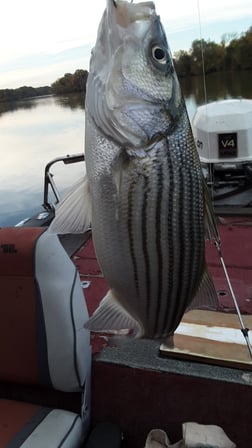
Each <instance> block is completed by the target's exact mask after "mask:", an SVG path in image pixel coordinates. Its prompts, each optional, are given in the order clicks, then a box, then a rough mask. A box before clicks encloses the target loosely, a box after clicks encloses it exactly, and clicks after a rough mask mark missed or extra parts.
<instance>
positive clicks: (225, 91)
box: [180, 71, 252, 105]
mask: <svg viewBox="0 0 252 448" xmlns="http://www.w3.org/2000/svg"><path fill="white" fill-rule="evenodd" d="M251 77H252V72H251V71H240V72H219V73H211V74H209V75H207V76H206V77H205V82H206V94H207V102H211V101H217V100H222V99H228V98H251V99H252V84H251ZM180 83H181V88H182V91H183V94H184V97H185V99H189V98H190V97H191V96H192V95H193V96H194V98H195V103H196V104H197V105H201V104H204V103H205V101H206V98H205V93H204V80H203V76H188V77H185V78H181V79H180Z"/></svg>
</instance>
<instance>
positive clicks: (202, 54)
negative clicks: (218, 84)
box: [197, 0, 214, 198]
mask: <svg viewBox="0 0 252 448" xmlns="http://www.w3.org/2000/svg"><path fill="white" fill-rule="evenodd" d="M197 8H198V21H199V35H200V50H201V65H202V77H203V92H204V101H205V108H206V119H207V121H208V110H207V103H208V98H207V85H206V70H205V57H204V46H203V37H202V26H201V14H200V0H197ZM207 130H208V126H207ZM207 151H208V159H209V160H210V156H211V153H210V138H209V133H208V132H207ZM209 177H210V183H211V197H212V198H213V197H214V190H213V185H214V179H213V164H212V163H210V164H209Z"/></svg>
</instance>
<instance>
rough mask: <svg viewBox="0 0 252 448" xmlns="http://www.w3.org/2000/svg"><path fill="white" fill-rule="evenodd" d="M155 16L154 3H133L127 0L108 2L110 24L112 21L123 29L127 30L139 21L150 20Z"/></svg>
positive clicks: (110, 0) (108, 0) (111, 0)
mask: <svg viewBox="0 0 252 448" xmlns="http://www.w3.org/2000/svg"><path fill="white" fill-rule="evenodd" d="M155 14H156V11H155V4H154V3H153V2H152V1H150V2H141V3H133V2H132V1H131V2H129V1H127V0H107V17H108V19H109V20H108V22H109V21H110V20H111V21H112V22H113V23H114V24H117V25H119V26H120V27H122V28H127V27H128V26H129V25H130V24H132V23H134V22H136V21H138V20H149V19H150V17H151V16H153V15H155Z"/></svg>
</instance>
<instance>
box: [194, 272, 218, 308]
mask: <svg viewBox="0 0 252 448" xmlns="http://www.w3.org/2000/svg"><path fill="white" fill-rule="evenodd" d="M218 307H219V302H218V297H217V293H216V290H215V287H214V284H213V280H212V278H211V276H210V274H209V272H208V269H207V266H206V265H205V268H204V271H203V275H202V278H201V282H200V284H199V287H198V290H197V292H196V295H195V296H194V299H193V301H192V302H191V304H190V305H189V306H188V307H187V309H186V311H190V310H193V309H199V308H206V309H209V310H216V309H217V308H218Z"/></svg>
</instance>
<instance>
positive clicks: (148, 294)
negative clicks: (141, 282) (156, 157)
mask: <svg viewBox="0 0 252 448" xmlns="http://www.w3.org/2000/svg"><path fill="white" fill-rule="evenodd" d="M148 190H149V179H148V177H144V196H143V204H142V248H143V256H144V261H145V273H146V301H147V303H146V306H147V319H149V314H150V302H151V277H150V274H151V273H150V257H149V254H148V234H147V225H148V221H147V220H148V216H147V210H148Z"/></svg>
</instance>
